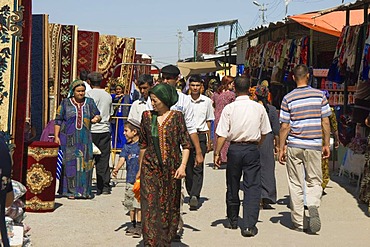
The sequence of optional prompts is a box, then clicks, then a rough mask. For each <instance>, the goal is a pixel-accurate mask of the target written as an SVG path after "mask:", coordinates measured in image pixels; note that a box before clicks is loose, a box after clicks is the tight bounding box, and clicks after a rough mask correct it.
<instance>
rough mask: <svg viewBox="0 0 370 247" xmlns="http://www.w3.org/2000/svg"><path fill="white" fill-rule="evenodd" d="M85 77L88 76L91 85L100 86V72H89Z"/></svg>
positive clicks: (101, 78)
mask: <svg viewBox="0 0 370 247" xmlns="http://www.w3.org/2000/svg"><path fill="white" fill-rule="evenodd" d="M87 77H88V78H89V80H90V83H91V85H93V86H95V87H97V86H100V84H101V82H102V80H103V76H102V74H101V73H99V72H97V71H94V72H91V73H89V75H88V76H87Z"/></svg>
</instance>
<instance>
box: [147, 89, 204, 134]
mask: <svg viewBox="0 0 370 247" xmlns="http://www.w3.org/2000/svg"><path fill="white" fill-rule="evenodd" d="M177 94H178V95H179V100H178V101H177V103H176V104H175V105H173V106H172V107H171V109H170V110H174V111H181V112H182V113H183V114H184V118H185V124H186V128H187V129H188V132H189V135H191V134H194V133H196V132H197V128H196V126H195V121H194V111H193V106H192V105H191V102H190V99H189V98H188V97H187V95H185V94H183V93H181V92H177ZM146 106H147V107H146V109H147V110H153V106H152V101H151V100H150V97H148V100H147V102H146Z"/></svg>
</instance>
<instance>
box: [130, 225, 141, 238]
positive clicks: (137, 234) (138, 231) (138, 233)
mask: <svg viewBox="0 0 370 247" xmlns="http://www.w3.org/2000/svg"><path fill="white" fill-rule="evenodd" d="M132 237H133V238H141V226H137V227H136V228H135V229H134V233H133V235H132Z"/></svg>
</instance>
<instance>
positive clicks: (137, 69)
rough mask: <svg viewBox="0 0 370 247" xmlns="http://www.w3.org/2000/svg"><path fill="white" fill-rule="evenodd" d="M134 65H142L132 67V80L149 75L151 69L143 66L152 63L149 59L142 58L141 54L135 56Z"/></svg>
mask: <svg viewBox="0 0 370 247" xmlns="http://www.w3.org/2000/svg"><path fill="white" fill-rule="evenodd" d="M135 63H140V64H143V65H141V66H135V67H134V79H137V78H139V76H140V75H143V74H150V70H151V67H150V66H145V64H151V63H152V59H151V58H146V57H144V56H143V54H136V55H135Z"/></svg>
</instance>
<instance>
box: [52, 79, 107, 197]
mask: <svg viewBox="0 0 370 247" xmlns="http://www.w3.org/2000/svg"><path fill="white" fill-rule="evenodd" d="M85 89H86V87H85V84H84V82H83V81H81V80H75V81H73V82H72V84H71V87H70V93H69V96H68V98H66V99H63V100H62V102H61V103H60V106H59V107H58V110H57V113H56V117H55V127H54V135H55V137H54V141H55V142H56V143H58V144H59V145H60V147H61V149H62V151H63V170H62V176H61V179H60V183H61V186H59V188H60V190H59V193H60V194H62V195H64V196H67V197H68V198H69V199H74V198H92V193H91V186H92V184H91V180H92V171H93V167H94V165H93V162H92V159H93V151H92V137H91V132H90V129H91V124H93V123H97V122H100V120H101V117H100V112H99V110H98V108H97V106H96V104H95V102H94V100H93V99H91V98H87V97H85Z"/></svg>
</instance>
